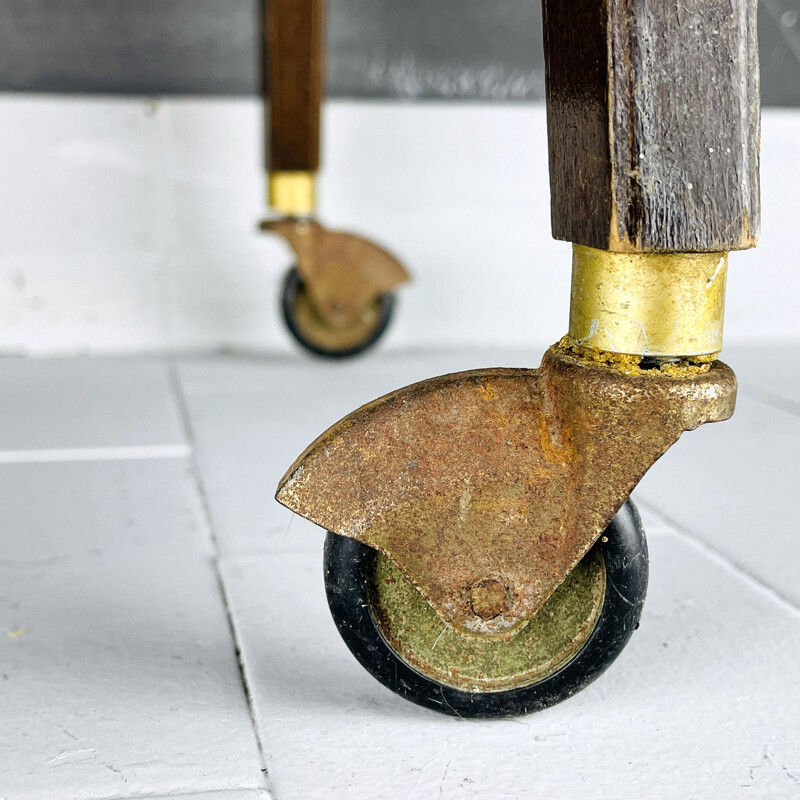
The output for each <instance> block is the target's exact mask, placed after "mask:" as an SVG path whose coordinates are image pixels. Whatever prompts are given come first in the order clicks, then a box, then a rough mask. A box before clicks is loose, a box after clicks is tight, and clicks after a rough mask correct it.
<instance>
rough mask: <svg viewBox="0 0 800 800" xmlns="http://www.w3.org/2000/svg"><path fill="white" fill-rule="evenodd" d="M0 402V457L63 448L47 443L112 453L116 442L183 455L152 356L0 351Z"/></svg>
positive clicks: (51, 455) (44, 454)
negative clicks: (34, 355) (48, 356)
mask: <svg viewBox="0 0 800 800" xmlns="http://www.w3.org/2000/svg"><path fill="white" fill-rule="evenodd" d="M0 409H2V413H0V458H2V456H3V454H4V451H14V452H12V453H11V457H12V458H13V457H16V458H18V459H19V460H31V459H36V458H41V459H46V460H54V459H60V458H68V457H69V453H61V454H60V453H58V452H52V451H59V450H67V451H74V450H76V449H79V450H82V451H84V454H85V455H87V456H93V457H103V456H104V455H105V456H106V457H107V456H109V455H110V456H112V457H113V456H114V455H115V452H114V449H116V448H139V450H138V452H139V454H140V456H145V457H146V456H150V457H165V456H166V457H169V456H170V455H173V456H174V455H186V452H185V450H184V448H185V447H186V439H185V437H184V433H183V429H182V424H181V420H180V415H179V414H178V412H177V410H176V408H175V403H174V400H173V397H172V389H171V386H170V377H169V371H168V368H167V366H166V365H165V364H164V363H162V362H160V361H157V360H154V359H116V360H113V359H111V360H103V359H86V358H75V359H69V360H53V361H48V362H42V363H39V362H36V361H31V360H27V359H21V358H14V359H11V358H9V359H4V360H2V361H0ZM89 448H91V449H92V450H95V449H100V450H101V452H99V453H98V452H96V453H91V452H88V453H87V452H86V451H87V449H89ZM107 448H111V452H106V453H103V452H102V450H104V449H107ZM142 448H144V449H142ZM153 448H158V449H155V450H154V449H153ZM165 448H167V449H165ZM6 455H8V454H7V453H6ZM116 455H119V453H116ZM134 455H135V452H134ZM73 457H76V454H74V453H73Z"/></svg>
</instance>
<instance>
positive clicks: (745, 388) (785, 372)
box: [723, 344, 800, 415]
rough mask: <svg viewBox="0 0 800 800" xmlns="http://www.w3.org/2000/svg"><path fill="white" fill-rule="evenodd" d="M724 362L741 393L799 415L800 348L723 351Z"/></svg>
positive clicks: (764, 346) (774, 347)
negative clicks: (732, 371)
mask: <svg viewBox="0 0 800 800" xmlns="http://www.w3.org/2000/svg"><path fill="white" fill-rule="evenodd" d="M723 360H724V361H725V362H726V363H728V364H730V366H732V367H733V369H734V371H735V372H736V375H737V377H738V378H739V385H740V387H741V391H742V392H743V393H744V394H746V395H748V396H751V397H753V398H755V399H758V400H762V401H766V402H772V403H776V402H778V404H780V400H783V401H788V402H786V403H783V404H782V405H783V406H784V407H786V408H787V410H790V411H793V412H794V413H796V414H798V415H800V345H797V344H789V345H785V346H781V347H778V346H766V345H751V346H749V347H745V346H737V347H731V348H726V350H725V352H724V354H723Z"/></svg>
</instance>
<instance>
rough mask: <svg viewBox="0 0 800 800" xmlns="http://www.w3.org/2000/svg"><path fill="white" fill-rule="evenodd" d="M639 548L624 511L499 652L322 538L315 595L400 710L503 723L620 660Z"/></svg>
mask: <svg viewBox="0 0 800 800" xmlns="http://www.w3.org/2000/svg"><path fill="white" fill-rule="evenodd" d="M647 575H648V558H647V543H646V541H645V536H644V529H643V527H642V522H641V519H640V518H639V514H638V512H637V511H636V508H635V507H634V505H633V503H632V502H631V501H630V500H628V501H627V502H626V503H625V505H624V506H623V507H622V508H621V509H620V511H619V513H618V514H617V516H616V517H615V518H614V519H613V520H612V522H611V524H610V525H609V526H608V528H606V530H605V533H604V535H603V537H602V538H601V539H600V541H598V543H597V544H596V545H595V546H594V547H593V548H592V549H591V550H590V551H589V553H587V555H586V556H585V557H584V558H583V560H582V561H581V562H580V563H579V564H578V566H577V567H576V568H575V569H574V570H573V571H572V572H571V573H570V575H569V576H568V577H567V579H566V580H565V581H564V583H563V584H562V585H561V586H559V588H558V589H557V590H556V591H555V592H554V593H553V595H552V596H551V597H550V599H549V600H548V601H547V602H546V603H545V605H544V606H543V607H542V608H541V609H540V610H539V612H538V613H537V614H536V616H535V617H533V619H531V620H530V621H529V623H528V624H527V625H526V626H525V627H524V628H523V629H522V630H521V631H520V633H518V634H517V635H516V636H515V637H514V638H513V639H511V640H510V641H507V642H503V641H490V640H487V639H481V638H478V637H470V636H467V635H465V634H462V633H459V632H457V631H454V630H452V629H451V628H449V627H448V626H446V625H445V623H444V622H443V621H442V620H441V619H440V618H439V617H438V616H437V615H436V613H435V612H434V611H433V609H432V608H431V607H430V606H429V605H428V603H427V602H426V601H425V599H424V598H423V597H422V595H420V594H419V592H418V591H417V590H416V589H415V588H414V586H413V585H412V584H411V583H410V581H408V580H407V579H406V578H405V577H404V576H403V575H402V573H401V572H400V570H399V569H398V568H397V567H396V566H395V565H394V564H393V563H392V562H391V561H390V560H389V559H388V558H386V557H385V556H383V555H381V554H380V553H378V552H377V551H375V550H373V549H372V548H370V547H367V546H366V545H364V544H361V543H360V542H356V541H355V540H353V539H348V538H347V537H344V536H337V535H336V534H333V533H328V537H327V539H326V541H325V589H326V592H327V596H328V605H329V607H330V610H331V614H332V615H333V619H334V621H335V622H336V626H337V627H338V629H339V633H340V634H341V636H342V638H343V639H344V641H345V643H346V644H347V646H348V647H349V648H350V650H351V651H352V653H353V655H355V657H356V658H357V659H358V660H359V661H360V662H361V665H362V666H363V667H364V668H365V669H366V670H367V671H368V672H369V673H371V674H372V675H373V676H374V677H375V678H377V679H378V680H379V681H380V682H381V683H382V684H384V686H387V687H388V688H389V689H391V690H392V691H394V692H396V693H397V694H399V695H400V696H402V697H404V698H406V699H407V700H410V701H412V702H413V703H417V704H419V705H421V706H426V707H427V708H432V709H435V710H436V711H441V712H443V713H445V714H452V715H455V716H459V717H472V718H488V717H511V716H519V715H522V714H528V713H531V712H533V711H539V710H541V709H544V708H548V707H549V706H552V705H555V704H556V703H559V702H561V701H562V700H566V699H567V698H568V697H571V696H572V695H573V694H575V693H576V692H579V691H580V690H581V689H583V688H584V687H585V686H587V685H588V684H589V683H591V682H592V681H593V680H594V679H595V678H597V677H598V676H599V675H600V674H601V673H602V672H604V671H605V669H606V668H607V667H608V666H609V665H610V664H611V662H612V661H614V659H615V658H616V657H617V656H618V655H619V654H620V653H621V652H622V649H623V648H624V647H625V645H626V644H627V642H628V640H629V639H630V637H631V634H632V633H633V631H634V630H635V628H636V627H637V625H638V622H639V617H640V615H641V613H642V606H643V605H644V598H645V593H646V591H647Z"/></svg>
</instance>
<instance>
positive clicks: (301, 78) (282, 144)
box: [263, 0, 325, 172]
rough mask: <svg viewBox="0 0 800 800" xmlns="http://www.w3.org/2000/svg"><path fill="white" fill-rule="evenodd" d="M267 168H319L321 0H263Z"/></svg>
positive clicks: (322, 58)
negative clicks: (267, 126) (267, 87)
mask: <svg viewBox="0 0 800 800" xmlns="http://www.w3.org/2000/svg"><path fill="white" fill-rule="evenodd" d="M263 8H264V11H263V14H264V17H263V18H264V21H265V25H264V30H265V38H264V43H265V48H264V52H265V59H264V61H265V63H264V67H265V72H266V77H267V82H268V84H269V92H268V95H269V100H268V116H269V146H268V153H267V167H268V169H269V170H270V171H273V172H277V171H281V170H287V171H294V170H299V171H304V172H305V171H308V172H315V171H316V170H317V169H318V167H319V138H320V105H321V103H322V95H323V91H324V80H325V63H324V47H323V42H324V34H325V2H324V0H264V7H263Z"/></svg>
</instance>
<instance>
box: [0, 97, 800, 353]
mask: <svg viewBox="0 0 800 800" xmlns="http://www.w3.org/2000/svg"><path fill="white" fill-rule="evenodd" d="M0 118H2V120H3V123H4V124H3V125H0V152H2V153H3V158H2V164H0V178H1V179H0V352H3V351H4V352H10V353H35V354H42V353H68V354H72V353H85V352H92V353H97V352H128V351H138V350H163V349H171V350H175V349H178V350H184V349H207V348H217V347H231V348H246V349H255V350H267V351H281V352H286V351H288V350H290V349H291V344H290V342H289V340H288V337H287V334H286V332H285V331H284V330H283V326H282V323H281V322H280V321H279V319H278V315H277V311H276V301H277V293H278V290H279V282H280V278H281V276H282V274H283V271H284V270H285V269H286V267H287V266H288V265H289V262H290V257H289V253H288V251H287V250H286V249H285V248H284V247H283V246H282V245H281V244H280V243H279V242H277V241H275V240H272V239H270V238H269V237H266V236H264V235H261V234H258V233H257V232H256V229H255V228H256V222H257V220H258V219H259V218H260V217H261V216H262V215H263V214H264V213H265V207H264V200H263V196H264V175H263V169H262V166H261V163H262V158H261V152H262V143H261V126H262V114H261V108H260V105H259V103H258V102H257V101H255V100H252V99H238V100H237V99H203V100H186V99H170V100H155V101H154V100H145V99H141V100H138V99H108V98H106V99H103V98H99V99H98V98H95V99H82V98H63V97H58V98H48V97H26V96H5V97H2V98H0ZM325 131H326V135H325V158H324V162H325V168H324V172H323V175H322V181H321V198H320V213H321V217H322V219H323V220H324V221H326V222H328V223H330V224H331V225H333V226H338V227H343V228H347V229H353V230H356V231H360V232H362V233H365V234H367V235H369V236H370V237H371V238H374V239H376V240H378V241H380V242H382V243H383V244H384V245H386V246H388V247H389V248H391V249H393V250H395V251H396V252H397V254H398V255H399V256H401V257H402V258H403V259H404V260H405V261H406V263H407V264H408V266H409V267H410V269H411V270H412V272H413V273H414V276H415V282H414V284H413V285H412V286H409V287H407V288H405V289H403V292H402V304H401V306H400V309H399V313H398V315H397V321H396V325H395V326H394V328H393V329H392V331H391V332H390V334H389V336H388V339H387V342H386V344H385V346H386V347H388V348H394V349H398V348H409V347H411V348H416V347H424V346H462V347H463V346H469V345H479V346H492V345H494V346H500V347H516V346H519V344H520V343H530V342H540V341H541V342H545V341H548V342H549V341H554V340H556V339H557V338H559V336H560V335H561V334H562V333H563V332H564V329H565V327H566V320H567V304H568V285H569V248H568V246H567V245H565V244H563V243H556V242H554V241H552V239H551V238H550V231H549V196H548V178H547V150H546V139H545V115H544V108H543V107H542V106H539V105H509V106H503V105H500V104H492V105H485V106H481V105H458V104H455V105H447V104H436V103H425V104H416V105H414V104H408V105H400V104H395V103H391V104H385V103H383V104H382V103H354V102H342V101H340V102H331V103H330V104H328V106H327V108H326V113H325ZM762 143H763V201H764V229H763V237H762V242H761V245H760V247H759V248H758V249H757V250H755V251H753V252H751V253H744V254H738V255H736V256H734V257H733V259H732V266H731V272H730V277H729V300H728V322H727V326H726V334H727V337H728V341H729V342H746V341H752V340H759V341H765V340H785V339H786V338H795V339H796V338H797V336H798V334H797V329H796V314H795V309H796V307H797V301H798V296H799V295H800V269H798V267H800V257H798V255H797V248H796V247H795V242H794V233H795V227H796V202H795V199H796V187H797V186H798V185H800V112H798V111H776V110H766V111H765V112H764V120H763V136H762Z"/></svg>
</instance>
